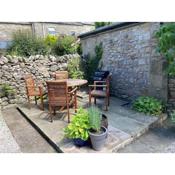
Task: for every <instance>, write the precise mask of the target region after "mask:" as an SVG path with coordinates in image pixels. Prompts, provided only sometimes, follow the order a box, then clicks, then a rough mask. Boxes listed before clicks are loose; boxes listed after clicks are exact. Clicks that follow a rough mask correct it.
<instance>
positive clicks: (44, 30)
mask: <svg viewBox="0 0 175 175" xmlns="http://www.w3.org/2000/svg"><path fill="white" fill-rule="evenodd" d="M42 30H43V38H45V30H44V23H42Z"/></svg>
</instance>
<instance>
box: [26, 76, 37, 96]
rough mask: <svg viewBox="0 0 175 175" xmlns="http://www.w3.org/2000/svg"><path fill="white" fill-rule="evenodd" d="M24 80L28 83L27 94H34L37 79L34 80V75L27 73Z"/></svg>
mask: <svg viewBox="0 0 175 175" xmlns="http://www.w3.org/2000/svg"><path fill="white" fill-rule="evenodd" d="M24 80H25V84H26V90H27V95H28V96H31V95H33V93H34V91H35V81H34V79H33V77H32V75H26V76H25V78H24Z"/></svg>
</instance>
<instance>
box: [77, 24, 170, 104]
mask: <svg viewBox="0 0 175 175" xmlns="http://www.w3.org/2000/svg"><path fill="white" fill-rule="evenodd" d="M159 27H160V24H159V23H137V24H135V25H128V26H126V27H121V28H117V27H116V28H113V29H112V30H111V29H110V30H106V31H103V32H96V33H94V34H92V35H91V34H88V35H84V37H83V36H82V37H81V36H80V38H81V43H82V47H83V54H84V55H86V54H88V53H90V54H93V53H94V48H95V46H96V45H97V44H99V43H100V42H102V44H103V57H102V69H103V70H109V71H110V72H111V73H112V81H111V93H112V94H113V95H116V96H119V97H122V98H127V99H134V98H136V97H137V96H140V95H149V96H154V97H157V98H159V99H162V100H164V101H167V75H166V73H165V62H164V59H163V58H161V56H160V55H159V54H158V53H157V52H156V45H157V43H156V40H155V37H154V34H155V31H157V30H158V29H159Z"/></svg>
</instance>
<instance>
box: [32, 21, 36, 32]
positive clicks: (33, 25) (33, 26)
mask: <svg viewBox="0 0 175 175" xmlns="http://www.w3.org/2000/svg"><path fill="white" fill-rule="evenodd" d="M35 34H36V33H35V24H34V22H32V35H35Z"/></svg>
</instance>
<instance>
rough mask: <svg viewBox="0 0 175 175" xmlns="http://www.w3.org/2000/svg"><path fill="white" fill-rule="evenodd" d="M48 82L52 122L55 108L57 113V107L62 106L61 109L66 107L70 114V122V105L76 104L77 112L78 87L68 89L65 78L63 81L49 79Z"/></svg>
mask: <svg viewBox="0 0 175 175" xmlns="http://www.w3.org/2000/svg"><path fill="white" fill-rule="evenodd" d="M46 84H47V89H48V99H49V112H50V116H51V122H52V121H53V116H52V111H53V110H54V115H55V110H56V107H61V109H60V110H62V109H64V108H65V107H66V108H67V114H68V123H69V122H70V112H69V108H70V106H71V105H74V108H75V112H76V110H77V96H76V91H77V88H74V89H72V90H71V91H68V86H67V82H66V81H64V80H63V81H61V82H56V81H47V82H46Z"/></svg>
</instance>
